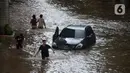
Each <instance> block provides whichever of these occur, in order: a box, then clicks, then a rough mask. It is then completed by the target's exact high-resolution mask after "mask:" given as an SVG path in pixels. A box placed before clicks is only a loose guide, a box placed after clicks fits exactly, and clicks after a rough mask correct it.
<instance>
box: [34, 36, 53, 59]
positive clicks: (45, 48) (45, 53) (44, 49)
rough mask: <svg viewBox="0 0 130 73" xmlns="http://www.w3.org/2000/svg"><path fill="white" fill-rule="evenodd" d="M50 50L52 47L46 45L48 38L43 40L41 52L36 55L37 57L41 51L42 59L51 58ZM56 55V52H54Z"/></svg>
mask: <svg viewBox="0 0 130 73" xmlns="http://www.w3.org/2000/svg"><path fill="white" fill-rule="evenodd" d="M49 48H51V46H49V45H48V44H46V38H43V39H42V45H40V47H39V50H38V51H37V53H36V54H35V55H34V56H36V55H37V54H38V53H39V51H40V50H41V56H42V59H43V60H44V59H45V58H47V57H49V50H48V49H49ZM53 53H54V51H53Z"/></svg>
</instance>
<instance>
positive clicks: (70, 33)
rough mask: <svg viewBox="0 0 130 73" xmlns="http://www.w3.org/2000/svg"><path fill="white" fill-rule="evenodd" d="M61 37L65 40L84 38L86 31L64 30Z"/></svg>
mask: <svg viewBox="0 0 130 73" xmlns="http://www.w3.org/2000/svg"><path fill="white" fill-rule="evenodd" d="M60 36H61V37H63V38H84V30H75V29H68V28H64V29H63V30H62V31H61V33H60Z"/></svg>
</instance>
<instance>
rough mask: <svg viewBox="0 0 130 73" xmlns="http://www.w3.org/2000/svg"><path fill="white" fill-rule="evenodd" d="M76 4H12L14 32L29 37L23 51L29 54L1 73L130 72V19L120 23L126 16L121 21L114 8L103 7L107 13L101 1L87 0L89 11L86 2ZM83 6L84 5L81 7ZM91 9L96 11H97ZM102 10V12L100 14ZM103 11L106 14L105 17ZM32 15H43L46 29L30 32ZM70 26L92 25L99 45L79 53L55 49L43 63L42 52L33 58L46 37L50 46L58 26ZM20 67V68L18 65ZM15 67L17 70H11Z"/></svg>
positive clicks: (30, 0)
mask: <svg viewBox="0 0 130 73" xmlns="http://www.w3.org/2000/svg"><path fill="white" fill-rule="evenodd" d="M73 1H74V0H67V1H66V0H61V1H60V0H15V1H13V2H12V4H11V5H10V22H11V25H12V28H13V29H15V30H16V31H19V32H23V33H24V34H25V35H26V36H25V38H26V40H25V44H24V48H23V51H25V52H27V53H28V55H27V56H22V55H20V58H18V59H13V61H14V60H16V61H17V62H10V63H9V65H6V66H5V67H4V69H5V70H6V68H8V69H7V71H5V70H3V71H2V70H0V71H1V73H5V72H9V73H18V72H17V71H19V73H23V71H25V72H24V73H129V71H130V59H129V56H130V46H129V44H130V38H129V37H130V29H129V28H130V26H129V22H127V21H129V20H126V21H120V19H123V18H125V17H122V16H120V17H119V16H118V17H119V18H118V17H117V16H114V15H113V13H112V12H111V9H109V8H110V7H111V6H110V7H108V6H107V5H106V4H103V6H104V7H105V5H106V7H107V9H108V13H107V11H105V9H104V8H101V7H103V6H100V3H102V1H101V0H100V1H99V2H97V3H91V1H95V0H91V1H90V0H88V1H90V2H88V3H91V5H89V6H90V8H87V6H86V5H85V4H87V0H86V1H85V0H80V1H79V0H76V1H74V2H73ZM83 4H84V6H82V5H83ZM111 4H112V5H113V4H114V3H112V2H110V4H109V0H108V5H111ZM98 5H99V6H98ZM85 6H86V7H85ZM95 7H97V8H95ZM85 8H86V9H85ZM91 8H94V10H92V9H91ZM100 9H101V11H102V13H100V12H101V11H100ZM103 11H105V13H106V14H103ZM33 14H36V15H37V18H39V15H40V14H43V17H44V19H45V22H46V24H47V29H36V30H32V29H31V25H30V23H29V22H30V19H31V16H32V15H33ZM100 14H101V15H100ZM109 15H111V16H113V17H111V16H109ZM104 17H105V18H104ZM128 18H129V17H128ZM110 19H111V20H110ZM70 24H73V25H76V24H81V25H84V24H85V25H90V26H92V27H93V29H94V32H95V34H96V36H97V37H96V39H97V40H96V44H95V45H94V46H92V47H90V48H86V49H84V50H78V51H65V50H55V53H53V52H52V51H51V50H50V58H49V60H48V61H41V55H40V53H39V54H38V56H37V57H36V58H35V59H34V58H32V55H34V54H35V52H36V51H37V50H38V47H39V45H40V44H41V42H42V41H41V38H42V37H43V35H46V36H47V37H48V39H47V43H48V44H50V45H51V42H52V35H53V33H54V30H55V27H56V26H59V27H60V29H62V28H63V27H65V26H67V25H70ZM11 46H13V45H11ZM12 53H13V52H12ZM15 55H17V53H16V54H15ZM15 55H13V56H15ZM16 57H17V56H16ZM18 57H19V55H18ZM9 58H10V57H9ZM19 59H20V62H21V60H22V63H19ZM10 64H11V66H10ZM18 64H19V67H17V66H16V65H18ZM13 65H14V66H16V67H17V68H12V66H13ZM23 65H24V66H23ZM26 65H27V66H26ZM20 66H21V67H22V68H20ZM1 69H3V67H2V68H1Z"/></svg>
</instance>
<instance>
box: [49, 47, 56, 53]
mask: <svg viewBox="0 0 130 73" xmlns="http://www.w3.org/2000/svg"><path fill="white" fill-rule="evenodd" d="M48 48H49V49H51V50H52V51H53V53H55V51H54V49H53V48H52V47H51V46H49V45H48Z"/></svg>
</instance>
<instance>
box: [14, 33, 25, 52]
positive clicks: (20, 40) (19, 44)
mask: <svg viewBox="0 0 130 73" xmlns="http://www.w3.org/2000/svg"><path fill="white" fill-rule="evenodd" d="M15 40H16V48H17V49H20V48H23V41H24V36H23V34H22V33H20V34H19V35H18V36H16V37H15Z"/></svg>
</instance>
